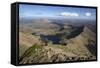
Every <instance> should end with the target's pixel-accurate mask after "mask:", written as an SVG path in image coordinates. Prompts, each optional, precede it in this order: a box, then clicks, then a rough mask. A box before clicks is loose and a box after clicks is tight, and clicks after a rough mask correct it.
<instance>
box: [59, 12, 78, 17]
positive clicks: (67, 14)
mask: <svg viewBox="0 0 100 68" xmlns="http://www.w3.org/2000/svg"><path fill="white" fill-rule="evenodd" d="M60 15H61V16H75V17H78V16H79V14H78V13H71V12H61V13H60Z"/></svg>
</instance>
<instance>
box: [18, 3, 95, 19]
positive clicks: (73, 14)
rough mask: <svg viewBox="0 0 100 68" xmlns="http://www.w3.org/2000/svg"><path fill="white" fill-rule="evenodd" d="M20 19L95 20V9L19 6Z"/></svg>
mask: <svg viewBox="0 0 100 68" xmlns="http://www.w3.org/2000/svg"><path fill="white" fill-rule="evenodd" d="M19 17H20V18H36V17H37V18H39V17H42V18H43V17H48V18H66V19H67V18H69V19H75V18H77V19H88V20H91V19H93V20H95V18H96V9H95V8H81V7H61V6H44V5H27V4H20V5H19Z"/></svg>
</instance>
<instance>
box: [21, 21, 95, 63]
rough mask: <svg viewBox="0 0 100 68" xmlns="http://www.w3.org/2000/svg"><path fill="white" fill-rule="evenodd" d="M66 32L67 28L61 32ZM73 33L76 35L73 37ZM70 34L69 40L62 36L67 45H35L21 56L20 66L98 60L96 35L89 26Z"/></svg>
mask: <svg viewBox="0 0 100 68" xmlns="http://www.w3.org/2000/svg"><path fill="white" fill-rule="evenodd" d="M45 21H47V20H45ZM80 29H81V30H80ZM66 31H67V30H65V28H64V29H62V30H61V32H65V33H67V32H66ZM76 32H77V34H76ZM72 33H74V34H75V35H74V36H73V34H72ZM69 34H70V35H67V36H70V38H67V37H66V34H63V35H62V36H65V38H64V39H66V41H67V44H66V45H63V44H53V43H52V42H48V43H46V45H44V44H45V43H44V42H42V41H41V43H40V44H37V43H36V44H33V45H32V46H30V47H29V48H27V50H25V52H24V53H23V54H22V55H21V57H20V59H19V60H20V64H26V63H48V62H65V61H66V62H69V61H78V60H79V61H82V60H95V59H96V34H95V33H94V32H93V31H92V30H91V29H89V28H88V26H84V27H73V28H70V31H69ZM71 35H72V36H71Z"/></svg>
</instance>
